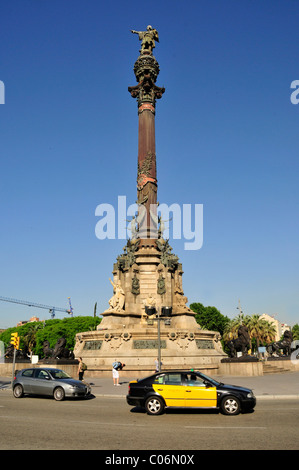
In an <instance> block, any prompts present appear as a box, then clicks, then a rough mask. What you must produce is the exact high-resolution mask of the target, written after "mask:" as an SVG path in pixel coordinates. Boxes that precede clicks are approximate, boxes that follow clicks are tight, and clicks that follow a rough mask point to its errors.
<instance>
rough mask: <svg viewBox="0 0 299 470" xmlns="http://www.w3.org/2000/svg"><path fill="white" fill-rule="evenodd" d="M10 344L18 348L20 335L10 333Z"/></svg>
mask: <svg viewBox="0 0 299 470" xmlns="http://www.w3.org/2000/svg"><path fill="white" fill-rule="evenodd" d="M10 344H12V345H13V347H14V348H15V349H19V347H20V337H19V336H18V333H11V337H10Z"/></svg>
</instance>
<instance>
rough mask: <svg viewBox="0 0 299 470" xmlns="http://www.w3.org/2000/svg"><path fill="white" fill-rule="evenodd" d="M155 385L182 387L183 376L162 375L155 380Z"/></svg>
mask: <svg viewBox="0 0 299 470" xmlns="http://www.w3.org/2000/svg"><path fill="white" fill-rule="evenodd" d="M154 383H158V384H165V385H181V383H182V379H181V374H180V373H178V374H162V375H158V376H157V377H156V378H155V381H154Z"/></svg>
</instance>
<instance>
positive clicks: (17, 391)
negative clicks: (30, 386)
mask: <svg viewBox="0 0 299 470" xmlns="http://www.w3.org/2000/svg"><path fill="white" fill-rule="evenodd" d="M13 396H14V397H15V398H22V397H23V396H24V390H23V387H22V385H20V384H17V385H15V387H14V389H13Z"/></svg>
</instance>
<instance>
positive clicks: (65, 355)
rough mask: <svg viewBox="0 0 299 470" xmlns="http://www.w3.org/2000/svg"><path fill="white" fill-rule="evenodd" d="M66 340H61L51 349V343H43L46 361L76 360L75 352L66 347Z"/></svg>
mask: <svg viewBox="0 0 299 470" xmlns="http://www.w3.org/2000/svg"><path fill="white" fill-rule="evenodd" d="M65 345H66V339H65V338H59V339H58V340H57V343H56V344H55V347H54V348H50V343H49V341H44V343H43V352H44V356H45V359H49V358H52V359H74V357H75V356H74V353H73V351H70V350H69V349H67V348H66V347H65Z"/></svg>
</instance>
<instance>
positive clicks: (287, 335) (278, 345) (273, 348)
mask: <svg viewBox="0 0 299 470" xmlns="http://www.w3.org/2000/svg"><path fill="white" fill-rule="evenodd" d="M292 341H293V335H292V333H291V331H290V330H286V331H285V332H284V334H283V338H282V340H281V341H275V342H274V343H271V344H269V345H268V346H267V347H266V349H267V353H268V354H270V356H274V355H275V356H282V355H284V356H290V355H291V352H292ZM280 350H282V354H281V353H280Z"/></svg>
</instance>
